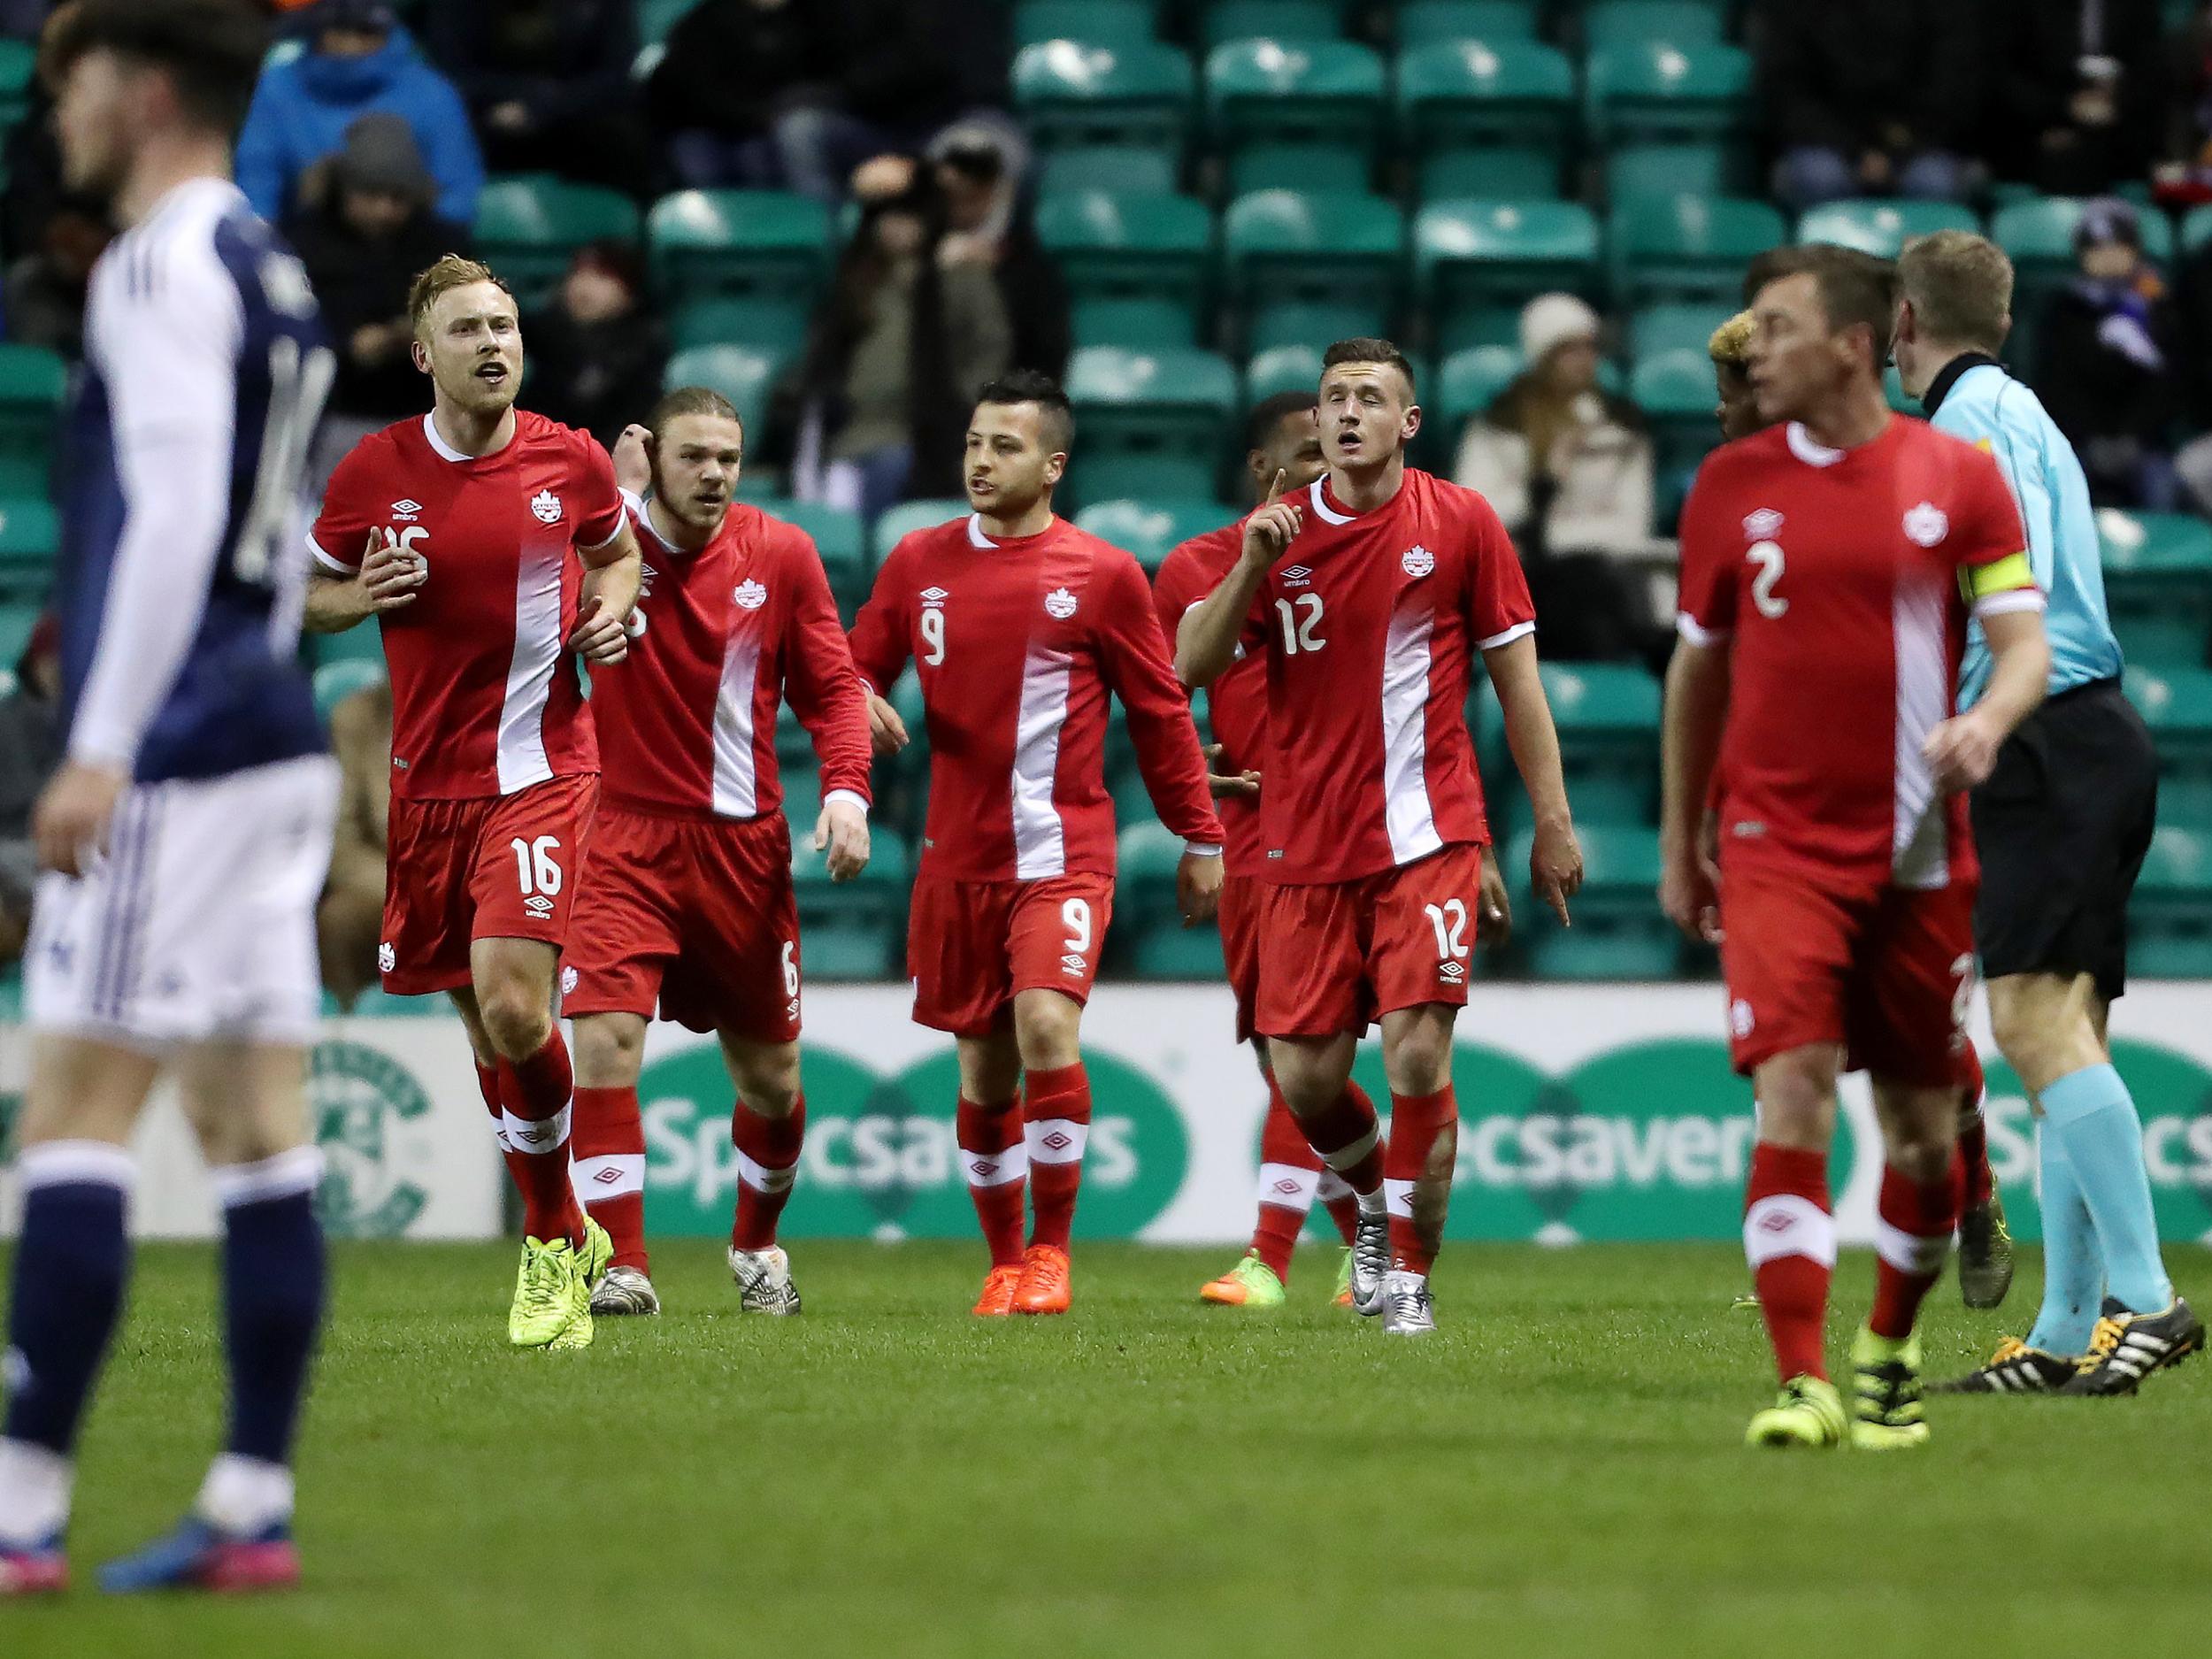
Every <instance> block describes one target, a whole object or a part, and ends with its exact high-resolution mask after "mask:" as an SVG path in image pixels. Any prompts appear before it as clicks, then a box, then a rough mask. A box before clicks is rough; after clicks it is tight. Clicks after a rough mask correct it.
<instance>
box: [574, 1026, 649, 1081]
mask: <svg viewBox="0 0 2212 1659" xmlns="http://www.w3.org/2000/svg"><path fill="white" fill-rule="evenodd" d="M575 1029H576V1056H575V1062H576V1080H577V1082H578V1083H580V1084H581V1085H582V1086H583V1087H586V1088H626V1087H629V1085H631V1084H632V1083H634V1082H636V1081H637V1075H638V1072H639V1071H640V1070H641V1069H642V1067H643V1065H644V1064H645V1022H644V1021H643V1020H642V1019H640V1018H637V1017H636V1016H635V1015H634V1014H586V1015H583V1016H582V1017H580V1018H579V1019H578V1020H577V1021H576V1026H575Z"/></svg>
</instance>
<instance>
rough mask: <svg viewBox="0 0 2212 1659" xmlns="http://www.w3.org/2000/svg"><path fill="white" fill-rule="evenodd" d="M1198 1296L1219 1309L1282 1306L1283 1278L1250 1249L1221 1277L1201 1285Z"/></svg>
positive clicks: (1202, 1300)
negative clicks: (1277, 1275) (1278, 1276)
mask: <svg viewBox="0 0 2212 1659" xmlns="http://www.w3.org/2000/svg"><path fill="white" fill-rule="evenodd" d="M1198 1299H1199V1300H1200V1301H1201V1302H1211V1303H1213V1304H1214V1306H1216V1307H1217V1308H1279V1307H1281V1306H1282V1305H1283V1281H1282V1280H1281V1279H1278V1278H1276V1277H1275V1270H1274V1269H1273V1268H1271V1267H1270V1266H1269V1265H1268V1264H1267V1263H1265V1262H1263V1261H1261V1260H1260V1258H1259V1254H1258V1252H1257V1251H1255V1250H1247V1251H1246V1252H1245V1253H1244V1259H1243V1260H1242V1261H1240V1262H1239V1263H1237V1264H1236V1265H1235V1266H1234V1267H1233V1268H1231V1269H1230V1270H1229V1271H1227V1272H1225V1273H1224V1274H1223V1275H1222V1276H1221V1277H1220V1278H1219V1279H1213V1280H1211V1281H1210V1282H1208V1283H1207V1284H1204V1285H1202V1286H1199V1287H1198Z"/></svg>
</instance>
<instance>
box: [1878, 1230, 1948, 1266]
mask: <svg viewBox="0 0 2212 1659" xmlns="http://www.w3.org/2000/svg"><path fill="white" fill-rule="evenodd" d="M1874 1253H1875V1254H1876V1255H1877V1256H1880V1257H1881V1258H1882V1260H1884V1261H1885V1262H1887V1263H1889V1264H1890V1265H1891V1266H1892V1267H1893V1268H1895V1269H1896V1270H1897V1271H1899V1272H1901V1273H1910V1274H1912V1275H1913V1276H1914V1277H1915V1278H1924V1277H1925V1276H1926V1275H1928V1274H1930V1273H1939V1272H1941V1271H1943V1260H1944V1257H1946V1256H1949V1255H1950V1254H1951V1235H1950V1234H1949V1233H1939V1234H1937V1235H1936V1236H1935V1237H1933V1238H1929V1237H1927V1236H1925V1235H1924V1234H1921V1233H1908V1232H1906V1231H1905V1230H1904V1229H1903V1228H1902V1227H1898V1226H1893V1225H1890V1224H1889V1223H1888V1222H1886V1221H1884V1220H1882V1219H1881V1218H1880V1217H1876V1218H1875V1222H1874Z"/></svg>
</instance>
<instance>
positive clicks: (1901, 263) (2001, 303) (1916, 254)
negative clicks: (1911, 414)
mask: <svg viewBox="0 0 2212 1659" xmlns="http://www.w3.org/2000/svg"><path fill="white" fill-rule="evenodd" d="M1897 278H1898V286H1899V289H1900V294H1901V297H1902V298H1904V299H1907V300H1909V301H1911V302H1912V310H1913V315H1914V316H1915V317H1916V318H1917V319H1919V323H1920V331H1921V333H1923V334H1925V335H1926V336H1927V337H1928V338H1929V339H1931V340H1933V341H1938V342H1941V343H1943V344H1945V345H1952V346H1970V347H1972V348H1974V349H1977V350H1981V351H1990V352H1994V351H1995V350H1996V349H1998V348H1999V347H2001V346H2002V345H2003V344H2004V343H2005V332H2006V330H2007V329H2008V328H2009V327H2010V326H2011V324H2012V261H2011V260H2009V259H2008V258H2006V257H2005V251H2004V250H2003V249H2001V248H2000V247H1999V246H1998V245H1997V244H1996V243H1995V242H1992V241H1990V240H1989V238H1987V237H1986V236H1977V235H1975V234H1973V233H1972V232H1971V231H1964V230H1939V231H1935V232H1933V233H1932V234H1928V235H1925V236H1916V237H1914V238H1913V239H1912V240H1911V241H1910V242H1907V243H1906V244H1905V250H1904V252H1903V253H1901V254H1900V255H1899V256H1898V258H1897Z"/></svg>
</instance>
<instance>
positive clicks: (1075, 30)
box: [1014, 0, 1155, 48]
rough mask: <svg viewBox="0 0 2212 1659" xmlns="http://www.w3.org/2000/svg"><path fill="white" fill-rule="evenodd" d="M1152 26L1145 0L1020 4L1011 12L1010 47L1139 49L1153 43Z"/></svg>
mask: <svg viewBox="0 0 2212 1659" xmlns="http://www.w3.org/2000/svg"><path fill="white" fill-rule="evenodd" d="M1154 25H1155V19H1154V17H1153V9H1152V6H1151V4H1149V0H1021V4H1018V5H1017V6H1016V7H1015V8H1014V45H1015V46H1016V48H1020V47H1024V46H1034V45H1037V44H1039V43H1040V42H1044V41H1076V42H1080V43H1081V44H1083V45H1085V46H1106V47H1113V48H1120V47H1125V46H1139V47H1141V46H1144V45H1147V44H1148V43H1149V42H1151V41H1152V40H1153V38H1154V34H1153V31H1154Z"/></svg>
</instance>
